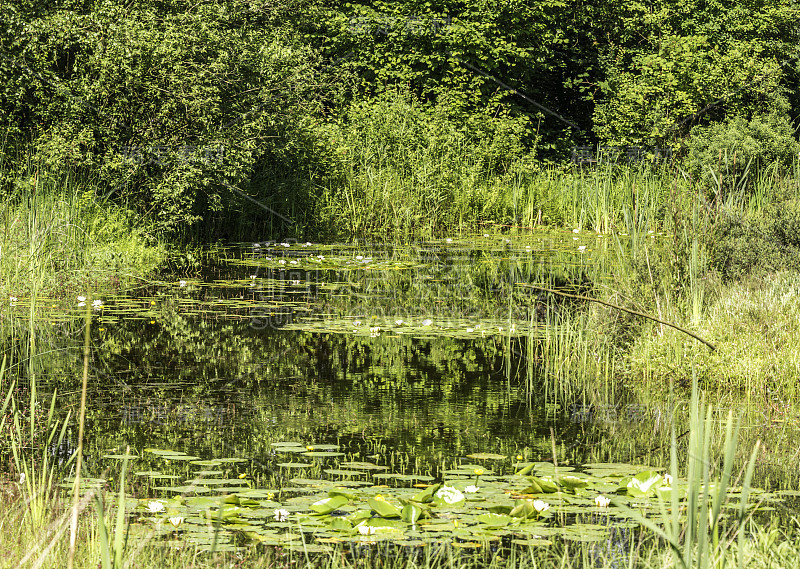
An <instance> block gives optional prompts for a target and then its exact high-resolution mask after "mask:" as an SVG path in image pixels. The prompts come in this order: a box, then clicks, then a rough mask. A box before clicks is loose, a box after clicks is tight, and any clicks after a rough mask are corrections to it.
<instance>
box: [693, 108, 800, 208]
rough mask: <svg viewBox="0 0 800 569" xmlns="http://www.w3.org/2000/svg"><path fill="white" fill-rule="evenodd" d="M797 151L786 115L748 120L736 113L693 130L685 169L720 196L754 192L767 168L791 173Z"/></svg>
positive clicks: (779, 173) (780, 114)
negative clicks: (733, 115)
mask: <svg viewBox="0 0 800 569" xmlns="http://www.w3.org/2000/svg"><path fill="white" fill-rule="evenodd" d="M798 150H800V145H798V143H797V141H796V140H795V139H794V129H793V128H792V126H791V124H790V123H789V121H788V119H787V118H786V116H785V114H782V113H778V112H772V113H769V114H760V115H756V116H754V117H753V118H752V119H751V120H749V121H748V120H746V119H745V118H743V117H741V116H736V117H732V118H729V119H727V120H725V121H724V122H721V123H717V124H714V125H712V126H707V127H696V128H695V129H694V130H693V131H692V135H691V138H690V139H689V153H688V156H687V158H686V168H687V171H688V172H689V173H691V174H692V175H693V176H694V177H695V178H696V179H698V180H701V181H702V182H703V184H704V186H705V187H706V188H707V189H708V191H709V192H710V195H712V196H715V197H717V198H718V199H721V198H724V197H725V196H728V195H730V193H731V192H740V193H743V194H747V193H750V192H752V191H753V188H754V185H755V182H756V180H757V179H758V177H759V176H762V175H764V173H766V172H768V171H769V172H772V173H775V174H777V175H782V174H785V173H787V172H790V171H791V169H792V164H793V161H794V160H795V157H796V156H797V153H798Z"/></svg>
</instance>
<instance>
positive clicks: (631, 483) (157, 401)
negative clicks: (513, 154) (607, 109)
mask: <svg viewBox="0 0 800 569" xmlns="http://www.w3.org/2000/svg"><path fill="white" fill-rule="evenodd" d="M649 238H651V239H656V238H657V236H656V235H652V236H650V237H649ZM621 246H623V247H624V244H623V245H620V241H619V240H616V242H614V243H609V241H608V238H604V237H602V236H598V235H596V234H592V233H585V232H584V233H572V232H555V233H553V232H550V233H541V234H535V235H532V236H526V237H520V236H513V237H512V236H504V235H494V236H488V235H485V236H483V235H478V236H474V237H472V238H470V239H463V240H461V239H445V240H441V241H436V242H428V243H423V244H411V245H403V246H399V245H392V246H389V245H380V246H379V245H374V244H372V245H366V244H365V245H335V244H334V245H320V244H311V243H298V242H294V241H282V242H261V243H245V244H238V245H235V246H231V247H228V248H225V249H223V250H221V251H220V252H219V254H218V255H217V256H216V257H215V258H214V259H213V261H212V262H209V263H208V265H207V266H206V267H205V268H204V269H203V271H202V272H200V273H198V274H195V275H179V276H176V277H175V278H172V277H170V278H169V280H168V281H163V282H162V281H158V282H146V283H143V284H142V286H141V287H139V288H137V289H136V290H131V291H125V292H124V293H122V292H120V293H118V294H113V295H104V296H102V298H95V299H75V300H74V301H71V302H70V303H69V305H67V306H65V305H64V304H63V303H62V302H54V301H49V300H46V299H44V300H43V299H39V300H38V302H37V306H36V310H35V314H36V316H35V318H31V314H33V313H32V312H30V311H29V308H30V302H29V301H28V302H27V303H26V301H25V299H19V300H17V302H16V303H14V304H15V305H14V306H12V307H11V308H12V313H11V314H12V315H13V318H12V319H10V320H9V321H8V322H7V324H6V325H5V329H4V330H5V335H6V339H5V340H4V342H7V346H9V348H7V349H6V353H10V354H11V355H12V356H13V357H12V362H11V370H12V375H13V376H16V377H18V378H19V379H20V380H21V381H22V383H21V385H22V386H23V387H24V386H25V385H26V383H25V381H26V380H27V381H28V383H27V384H28V385H29V379H30V377H31V376H34V377H37V381H38V383H37V389H38V391H39V393H40V395H41V394H50V393H53V392H54V391H55V392H57V393H58V394H59V395H58V409H59V411H60V412H62V413H64V412H66V410H68V409H71V410H72V411H73V412H74V411H77V406H78V402H79V389H78V388H77V387H76V386H79V381H78V378H79V371H78V370H80V369H82V366H83V361H82V360H83V335H84V332H85V326H86V322H89V326H90V329H89V334H90V339H91V357H90V360H89V378H90V379H89V392H88V408H87V416H86V435H85V441H86V442H85V448H84V453H85V463H84V468H85V469H86V470H85V471H84V472H85V473H86V474H87V475H88V476H91V477H92V478H93V479H94V483H95V484H96V485H100V486H102V485H105V484H107V483H108V482H109V481H110V480H116V479H118V478H119V477H120V476H121V472H120V470H121V466H122V465H121V462H124V463H125V469H126V476H127V479H128V481H129V483H130V484H131V486H130V491H129V493H128V500H127V502H126V508H127V510H128V511H129V512H133V513H134V516H133V518H132V519H134V520H135V521H136V522H137V524H136V525H135V526H134V527H135V528H136V529H135V530H134V531H140V532H150V535H151V536H152V535H158V536H166V538H167V539H176V538H181V539H187V540H189V541H190V542H192V543H196V544H199V545H201V546H208V547H212V546H213V548H215V549H217V550H219V549H224V548H231V549H235V548H236V547H239V546H241V545H242V544H243V543H246V542H250V541H254V542H256V543H263V544H267V545H284V546H292V545H295V546H298V547H302V548H303V549H304V550H305V551H312V550H314V548H317V549H325V548H326V547H328V546H329V545H330V544H331V543H338V542H358V543H374V542H375V541H376V540H385V541H390V542H392V543H395V544H399V545H401V546H404V547H416V546H419V545H420V544H425V543H439V544H441V543H448V544H451V545H455V546H457V547H462V548H479V547H487V544H491V543H493V542H497V541H498V540H501V541H502V540H505V542H506V543H507V542H508V541H513V542H514V543H518V544H523V545H541V544H546V543H549V542H550V540H552V539H556V538H558V539H571V540H578V541H597V542H604V543H606V544H607V545H608V544H611V543H612V541H609V540H612V539H616V540H617V541H619V539H620V538H619V535H621V534H620V533H619V532H624V531H626V530H627V528H630V527H634V526H635V525H636V524H635V523H634V519H635V516H633V515H632V514H629V513H627V512H628V510H627V509H626V507H628V506H630V507H633V508H638V509H640V510H642V511H646V510H649V509H652V508H656V506H657V502H658V499H659V497H660V498H663V499H669V496H670V492H672V488H673V487H674V488H678V489H680V488H681V487H682V486H681V484H682V482H681V481H675V482H674V483H673V482H672V481H671V480H670V476H669V474H668V473H667V472H666V470H665V468H664V465H665V464H667V463H666V462H663V458H664V455H663V450H662V454H658V453H657V452H655V451H656V450H658V449H659V448H660V447H661V446H663V440H667V441H668V438H666V439H665V438H664V437H665V436H666V437H668V436H669V435H668V433H669V429H670V428H671V425H672V423H671V421H667V420H666V419H665V418H667V417H671V416H672V413H673V410H674V409H675V408H676V406H677V407H680V406H681V403H680V401H679V400H677V399H676V400H662V401H658V402H657V404H655V403H654V402H653V401H649V400H646V399H642V398H640V397H639V394H637V393H634V392H631V391H629V390H628V389H627V388H625V387H624V386H620V385H617V384H616V383H615V382H614V381H613V377H608V376H605V377H596V378H595V380H594V381H591V382H587V381H586V380H585V378H570V377H564V376H563V375H562V374H559V373H558V372H557V371H556V370H555V367H554V366H556V367H557V366H558V365H559V361H560V359H564V358H566V357H572V354H569V355H565V353H562V352H559V351H558V350H563V349H564V347H563V345H562V344H560V343H559V338H561V340H562V343H563V336H561V334H562V332H561V331H562V330H569V329H570V326H571V324H570V322H571V320H570V316H569V315H570V314H574V313H576V312H579V311H580V310H581V309H582V305H581V303H580V302H579V301H575V300H569V299H565V298H563V297H561V296H559V295H557V294H552V293H550V292H547V290H544V289H549V290H555V291H562V292H566V293H581V292H583V291H585V290H587V289H588V287H590V286H592V285H594V284H597V283H601V282H603V281H607V280H608V279H610V278H611V277H610V275H611V274H612V271H611V270H610V267H611V266H612V265H613V258H614V256H613V254H609V252H613V251H617V250H619V249H618V248H619V247H621ZM531 285H532V287H542V286H543V287H544V288H532V287H531ZM92 300H94V305H92ZM87 304H89V306H86V305H87ZM87 313H88V314H89V317H88V319H87V316H86V315H87ZM31 322H32V323H33V331H31ZM573 331H574V328H573ZM32 337H33V338H34V339H35V342H34V344H35V346H36V347H35V350H34V351H33V353H34V357H33V359H32V362H31V364H30V365H29V366H28V365H27V364H26V365H25V366H21V365H18V364H17V363H16V362H19V361H24V357H25V354H27V353H30V352H29V351H28V350H29V349H30V345H31V338H32ZM553 346H556V347H555V348H553ZM559 346H561V347H559ZM554 350H555V351H554ZM584 357H585V356H584ZM593 357H595V359H598V360H600V361H601V363H602V361H603V355H602V354H599V355H598V354H595V355H594V356H593ZM598 369H600V368H599V367H598ZM604 369H605V372H604V373H605V374H607V375H610V374H613V369H606V368H604ZM43 400H44V398H43ZM684 407H685V402H684ZM684 414H688V411H687V412H686V413H684ZM76 437H77V433H76V431H75V430H74V429H69V430H68V431H67V435H66V436H65V438H64V440H63V441H62V442H61V444H60V445H58V444H54V445H53V448H52V453H53V455H54V456H56V457H57V458H58V459H59V460H62V461H63V460H66V458H67V457H68V456H69V455H71V454H72V452H73V450H74V448H75V445H76ZM654 437H655V439H654ZM658 437H661V439H658ZM126 449H128V454H125V451H126ZM651 451H653V452H652V453H651ZM652 460H654V461H656V462H661V464H657V465H656V466H651V465H650V464H648V461H652ZM64 484H65V487H70V480H69V479H68V480H65V481H64ZM91 486H92V485H91V484H89V485H88V486H87V488H91ZM760 494H761V499H762V500H771V499H773V498H774V497H773V496H772V495H770V494H767V493H763V492H761V493H760ZM737 496H738V494H736V492H735V491H732V492H731V493H730V497H731V499H735V498H737ZM607 498H608V499H609V500H612V503H611V504H609V502H606V499H607ZM774 499H777V498H774ZM215 524H216V525H215ZM211 526H214V528H215V531H214V532H211V531H210V530H209V528H210V527H211ZM220 528H223V529H222V530H220ZM218 531H223V533H224V535H223V536H222V537H220V536H219V535H218V533H217V532H218ZM623 535H624V534H623ZM613 536H616V537H613ZM609 546H610V545H609ZM623 549H624V548H623Z"/></svg>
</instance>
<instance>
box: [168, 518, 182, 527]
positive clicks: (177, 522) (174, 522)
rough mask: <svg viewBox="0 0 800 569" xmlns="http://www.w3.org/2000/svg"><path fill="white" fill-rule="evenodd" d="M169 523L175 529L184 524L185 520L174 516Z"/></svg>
mask: <svg viewBox="0 0 800 569" xmlns="http://www.w3.org/2000/svg"><path fill="white" fill-rule="evenodd" d="M169 523H171V524H172V526H173V527H175V528H177V527H178V526H180V525H181V524H182V523H183V518H182V517H181V516H173V517H171V518H170V519H169Z"/></svg>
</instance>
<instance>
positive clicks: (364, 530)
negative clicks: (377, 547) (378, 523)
mask: <svg viewBox="0 0 800 569" xmlns="http://www.w3.org/2000/svg"><path fill="white" fill-rule="evenodd" d="M356 527H357V528H358V533H360V534H361V535H372V534H374V533H375V528H374V527H372V526H366V525H359V526H356Z"/></svg>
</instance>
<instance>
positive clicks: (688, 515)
mask: <svg viewBox="0 0 800 569" xmlns="http://www.w3.org/2000/svg"><path fill="white" fill-rule="evenodd" d="M716 423H717V422H716V421H715V420H714V417H713V412H712V407H711V406H706V405H705V402H704V401H703V400H702V399H701V398H700V396H699V389H698V386H697V380H696V378H695V380H694V381H693V384H692V399H691V404H690V419H689V443H688V446H687V448H686V451H685V456H684V457H682V459H681V460H680V461H679V460H678V443H677V440H676V436H675V432H674V430H673V433H672V442H671V447H670V449H671V450H670V477H671V478H670V479H669V480H668V484H669V485H670V486H669V489H668V490H665V491H664V492H662V493H661V494H660V495H661V496H662V497H663V500H662V501H661V502H660V506H661V508H660V516H657V517H656V518H650V517H647V516H645V515H643V514H642V513H639V512H636V511H634V510H631V509H630V508H628V507H627V506H624V505H623V506H622V507H623V508H625V509H626V510H627V511H628V512H629V513H630V514H631V515H632V516H633V518H634V519H636V520H637V521H638V522H639V523H641V524H642V525H644V526H645V527H647V528H649V529H651V530H652V531H654V532H655V533H656V534H657V535H659V536H660V537H661V538H662V539H663V540H664V542H665V543H666V544H667V546H668V547H669V551H670V556H671V561H672V564H671V566H673V567H679V568H681V569H690V568H693V567H721V566H723V565H724V560H725V556H726V553H727V550H728V548H729V547H730V545H731V544H732V543H733V542H734V541H736V542H737V544H738V548H739V551H742V549H743V547H744V542H745V540H746V539H747V537H746V534H745V531H744V530H745V526H746V524H747V522H748V520H749V518H750V515H751V512H752V508H751V507H750V505H749V504H748V499H749V495H750V488H751V486H750V484H751V481H752V477H753V470H754V467H755V462H756V458H757V455H758V450H759V443H756V445H755V448H754V449H753V451H752V453H751V455H750V459H749V460H748V462H747V465H746V470H745V472H744V478H743V479H741V488H740V489H739V488H736V486H737V484H736V481H737V480H736V479H735V478H734V461H735V460H736V450H737V441H738V436H739V426H738V423H736V422H735V421H734V419H733V415H732V414H731V413H729V414H728V419H727V422H726V423H725V435H724V439H723V441H722V452H723V460H722V465H721V468H717V466H716V464H717V461H716V460H715V457H714V456H713V450H712V445H713V441H712V439H713V433H714V431H715V425H716ZM681 466H683V468H681ZM680 475H684V476H685V480H686V487H685V488H682V487H681V486H680V485H679V484H678V483H677V481H678V480H679V476H680ZM734 489H738V490H739V493H738V500H731V498H730V497H729V495H728V493H729V491H731V490H734ZM731 502H733V503H731ZM723 508H725V509H727V510H728V511H729V512H730V511H731V510H732V511H733V515H732V516H723ZM731 518H732V519H731ZM737 561H738V563H737V566H738V567H739V568H741V567H743V566H744V559H743V558H742V557H741V556H739V557H738V559H737Z"/></svg>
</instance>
